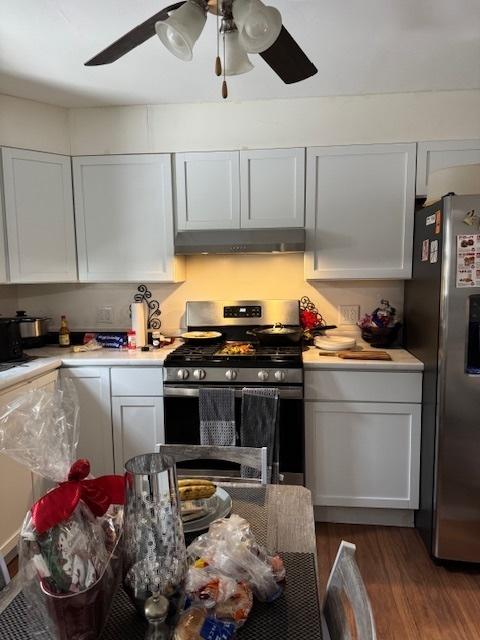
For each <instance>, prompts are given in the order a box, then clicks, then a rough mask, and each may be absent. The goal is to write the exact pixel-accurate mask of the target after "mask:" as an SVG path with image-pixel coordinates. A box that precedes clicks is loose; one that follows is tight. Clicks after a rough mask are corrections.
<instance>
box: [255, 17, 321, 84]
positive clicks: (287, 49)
mask: <svg viewBox="0 0 480 640" xmlns="http://www.w3.org/2000/svg"><path fill="white" fill-rule="evenodd" d="M260 55H261V56H262V58H263V59H264V60H265V62H266V63H267V64H268V65H270V66H271V67H272V69H273V70H274V71H275V73H276V74H277V75H278V76H279V77H280V78H281V79H282V80H283V81H284V82H285V83H286V84H292V83H293V82H300V81H301V80H306V79H307V78H310V76H314V75H315V74H316V73H317V71H318V69H317V67H316V66H315V65H314V64H313V63H312V62H310V60H309V59H308V58H307V56H306V55H305V54H304V52H303V51H302V50H301V49H300V47H299V46H298V44H297V43H296V42H295V40H294V39H293V38H292V36H291V35H290V34H289V33H288V31H287V30H286V29H285V27H282V30H281V31H280V35H279V36H278V38H277V39H276V40H275V42H274V43H273V44H272V46H271V47H269V48H268V49H267V50H266V51H263V53H261V54H260Z"/></svg>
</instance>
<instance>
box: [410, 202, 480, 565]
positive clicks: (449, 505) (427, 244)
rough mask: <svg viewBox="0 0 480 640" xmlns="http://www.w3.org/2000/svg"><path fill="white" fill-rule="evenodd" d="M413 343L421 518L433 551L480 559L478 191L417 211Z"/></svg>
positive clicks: (420, 524)
mask: <svg viewBox="0 0 480 640" xmlns="http://www.w3.org/2000/svg"><path fill="white" fill-rule="evenodd" d="M405 341H406V347H407V349H408V350H409V351H410V352H411V353H413V354H414V355H415V356H416V357H418V358H419V359H420V360H422V361H423V362H424V364H425V370H424V376H423V407H422V445H421V480H420V509H419V510H418V512H417V514H416V519H415V524H416V526H417V528H418V529H419V531H420V533H421V534H422V537H423V538H424V540H425V542H426V544H427V547H428V548H429V550H430V552H431V554H432V555H433V556H434V557H436V558H439V559H445V560H461V561H467V562H480V195H479V196H454V195H449V196H445V197H444V198H442V200H441V201H440V202H438V203H436V204H434V205H432V206H430V207H426V208H423V209H420V210H419V211H417V212H416V214H415V235H414V254H413V274H412V280H410V281H407V282H406V283H405Z"/></svg>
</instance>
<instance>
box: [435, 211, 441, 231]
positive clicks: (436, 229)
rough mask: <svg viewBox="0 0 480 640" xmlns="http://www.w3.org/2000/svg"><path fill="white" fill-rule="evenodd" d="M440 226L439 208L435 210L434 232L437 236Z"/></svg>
mask: <svg viewBox="0 0 480 640" xmlns="http://www.w3.org/2000/svg"><path fill="white" fill-rule="evenodd" d="M441 228H442V212H441V211H440V210H439V211H436V212H435V234H436V235H437V236H438V234H439V233H440V230H441Z"/></svg>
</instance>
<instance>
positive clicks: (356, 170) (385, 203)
mask: <svg viewBox="0 0 480 640" xmlns="http://www.w3.org/2000/svg"><path fill="white" fill-rule="evenodd" d="M415 158H416V145H415V144H372V145H353V146H341V147H314V148H310V149H307V186H306V232H307V233H306V243H307V247H306V253H305V277H306V278H307V279H312V280H341V279H348V280H361V279H382V278H384V279H404V278H410V277H411V261H412V260H411V259H412V236H413V215H414V206H415Z"/></svg>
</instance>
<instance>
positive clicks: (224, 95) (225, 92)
mask: <svg viewBox="0 0 480 640" xmlns="http://www.w3.org/2000/svg"><path fill="white" fill-rule="evenodd" d="M225 60H226V58H225V31H224V32H223V82H222V98H223V99H224V100H225V99H226V98H228V87H227V81H226V79H225Z"/></svg>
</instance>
